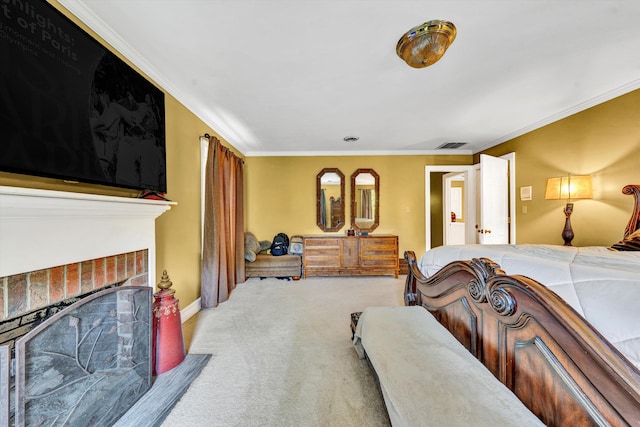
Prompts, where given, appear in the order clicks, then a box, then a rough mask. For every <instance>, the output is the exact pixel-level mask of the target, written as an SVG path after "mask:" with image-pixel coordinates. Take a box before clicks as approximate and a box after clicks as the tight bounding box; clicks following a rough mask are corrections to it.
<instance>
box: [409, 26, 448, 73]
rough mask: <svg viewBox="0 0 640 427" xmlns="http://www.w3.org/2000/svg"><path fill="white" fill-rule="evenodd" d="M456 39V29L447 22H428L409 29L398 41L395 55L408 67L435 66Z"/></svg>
mask: <svg viewBox="0 0 640 427" xmlns="http://www.w3.org/2000/svg"><path fill="white" fill-rule="evenodd" d="M455 38H456V27H455V25H453V24H452V23H451V22H449V21H440V20H435V21H428V22H425V23H424V24H422V25H418V26H417V27H414V28H412V29H410V30H409V31H408V32H407V33H406V34H405V35H403V36H402V37H401V38H400V40H399V41H398V45H397V46H396V53H397V54H398V56H399V57H400V58H402V59H403V60H404V61H405V62H406V63H407V64H408V65H409V66H410V67H413V68H424V67H428V66H429V65H431V64H435V63H436V62H437V61H438V60H439V59H440V58H442V55H444V53H445V52H446V51H447V48H448V47H449V46H451V43H453V41H454V40H455Z"/></svg>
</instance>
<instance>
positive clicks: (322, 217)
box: [320, 188, 327, 226]
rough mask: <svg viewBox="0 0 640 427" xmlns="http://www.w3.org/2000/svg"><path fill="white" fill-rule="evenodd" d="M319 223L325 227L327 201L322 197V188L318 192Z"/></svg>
mask: <svg viewBox="0 0 640 427" xmlns="http://www.w3.org/2000/svg"><path fill="white" fill-rule="evenodd" d="M320 223H321V224H322V225H324V226H326V225H327V201H326V199H325V195H324V188H323V189H321V190H320Z"/></svg>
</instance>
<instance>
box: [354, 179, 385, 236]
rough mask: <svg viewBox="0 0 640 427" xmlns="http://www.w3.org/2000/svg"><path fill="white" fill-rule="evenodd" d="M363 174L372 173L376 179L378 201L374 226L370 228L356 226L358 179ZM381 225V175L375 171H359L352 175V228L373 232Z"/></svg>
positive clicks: (376, 202)
mask: <svg viewBox="0 0 640 427" xmlns="http://www.w3.org/2000/svg"><path fill="white" fill-rule="evenodd" d="M361 173H370V174H371V175H373V178H374V179H375V191H376V201H375V204H374V206H373V208H374V215H373V217H374V218H373V224H372V225H371V227H369V228H366V229H365V228H361V227H358V225H357V224H356V178H357V177H358V175H359V174H361ZM378 225H380V175H378V174H377V173H376V171H374V170H373V169H358V170H356V171H355V172H354V173H353V174H352V175H351V228H353V229H355V230H358V231H366V232H369V233H370V232H372V231H373V230H375V229H376V228H378Z"/></svg>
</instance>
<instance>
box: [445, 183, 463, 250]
mask: <svg viewBox="0 0 640 427" xmlns="http://www.w3.org/2000/svg"><path fill="white" fill-rule="evenodd" d="M464 181H465V179H464V174H463V173H460V172H452V173H448V174H445V175H444V176H443V180H442V184H443V190H442V194H444V211H443V219H444V221H443V222H444V224H445V226H444V227H443V232H444V238H443V242H444V244H445V246H446V245H464V244H465V243H466V238H465V223H464V217H463V216H462V205H463V200H462V199H463V191H462V188H463V187H464ZM454 182H456V183H457V184H456V186H454V185H453V183H454Z"/></svg>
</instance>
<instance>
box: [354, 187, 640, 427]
mask: <svg viewBox="0 0 640 427" xmlns="http://www.w3.org/2000/svg"><path fill="white" fill-rule="evenodd" d="M623 192H624V193H625V194H630V195H633V197H634V200H635V203H634V212H633V215H632V218H631V220H630V221H629V224H628V225H627V228H626V230H625V233H624V238H623V240H622V241H621V242H619V243H618V244H616V245H612V246H613V247H616V246H617V249H618V250H617V251H614V250H610V249H609V248H564V249H561V248H559V247H553V246H544V245H543V246H539V245H516V246H511V247H509V246H506V247H493V246H492V247H489V246H483V247H475V246H471V247H466V246H465V247H458V248H455V247H454V248H450V249H446V248H445V249H442V250H438V251H434V250H431V251H427V253H426V254H425V256H423V257H422V258H421V259H420V260H419V261H418V260H417V259H416V257H415V254H414V253H413V252H411V251H407V252H406V253H405V258H406V260H407V263H408V266H409V272H408V275H407V281H406V288H405V304H406V305H407V306H419V307H423V308H424V309H426V310H427V311H428V312H430V313H431V314H432V315H433V318H434V319H436V320H437V321H438V322H439V324H440V325H442V326H444V328H446V330H448V332H449V333H450V335H451V336H453V337H455V338H456V340H457V342H456V344H458V343H461V344H462V346H463V347H464V348H466V349H467V350H468V352H469V353H470V354H471V355H473V356H474V357H475V358H476V359H477V360H478V361H480V362H481V364H482V365H484V367H486V368H487V369H488V370H489V371H490V372H491V373H492V374H493V376H494V377H495V378H497V379H498V380H499V382H500V383H502V385H504V386H505V388H506V389H508V390H510V391H511V392H512V393H513V394H514V395H515V396H516V397H517V398H518V399H519V401H520V402H522V403H523V404H524V405H525V406H526V408H528V410H529V411H530V412H531V413H533V414H535V415H536V416H537V417H538V418H539V419H540V420H541V421H542V422H543V423H544V424H546V425H551V426H565V425H572V426H573V425H638V426H640V370H638V365H639V364H640V362H639V361H640V357H639V356H638V355H639V354H640V338H639V337H640V321H638V320H640V315H639V314H638V312H639V310H640V300H639V298H640V297H639V296H640V268H639V267H640V258H639V257H638V254H640V252H636V253H634V251H633V249H634V247H635V246H636V245H638V243H637V242H638V241H639V240H640V238H639V235H640V232H639V231H638V222H639V221H638V218H639V215H640V212H639V209H638V195H639V194H640V187H639V186H636V185H632V186H626V187H624V189H623ZM524 246H532V247H530V248H526V247H524ZM638 246H640V245H638ZM638 249H640V247H638ZM435 252H442V253H435ZM608 258H610V259H611V261H606V263H605V259H608ZM505 272H506V273H508V274H506V273H505ZM534 279H536V280H534ZM543 283H544V284H543ZM547 284H548V285H549V286H546V285H547ZM420 312H422V311H420ZM365 314H366V313H365ZM361 323H363V322H362V319H361V321H360V322H359V323H358V327H362V326H363V325H361ZM381 323H382V324H384V322H381ZM413 323H415V322H413ZM407 327H409V326H407ZM411 327H415V325H412V326H411ZM368 329H372V328H368ZM364 332H366V331H364ZM364 332H363V331H359V332H358V335H359V336H361V335H366V334H365V333H364ZM415 335H416V334H412V336H413V337H414V338H415ZM412 339H413V338H412ZM365 347H366V346H365ZM397 352H398V353H402V352H403V349H402V348H400V349H399V350H398V351H397ZM430 352H432V350H431V349H429V348H426V349H425V350H424V354H428V353H430ZM445 365H446V363H445ZM465 366H466V365H465ZM374 369H376V367H375V366H374ZM416 371H418V369H416ZM420 375H422V374H420V373H416V376H420ZM392 382H393V381H392ZM381 387H382V386H381ZM414 389H415V387H414ZM383 394H384V391H383ZM386 401H387V399H386V396H385V402H386ZM414 406H415V405H414ZM387 407H388V409H389V404H387ZM425 415H426V414H425ZM426 416H428V415H426ZM514 420H515V421H516V422H514V423H513V424H517V418H514ZM394 424H395V423H394ZM398 424H401V423H400V422H399V423H398Z"/></svg>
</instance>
